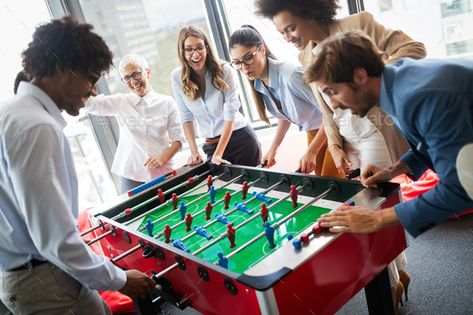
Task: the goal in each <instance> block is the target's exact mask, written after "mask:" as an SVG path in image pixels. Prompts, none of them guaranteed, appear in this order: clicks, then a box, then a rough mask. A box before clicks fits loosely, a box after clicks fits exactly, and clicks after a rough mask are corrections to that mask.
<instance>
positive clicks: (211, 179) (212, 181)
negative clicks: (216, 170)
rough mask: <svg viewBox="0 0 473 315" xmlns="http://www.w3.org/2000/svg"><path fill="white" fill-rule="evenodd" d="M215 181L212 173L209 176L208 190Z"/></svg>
mask: <svg viewBox="0 0 473 315" xmlns="http://www.w3.org/2000/svg"><path fill="white" fill-rule="evenodd" d="M213 183H214V178H213V177H212V175H209V176H207V191H209V190H210V186H212V184H213Z"/></svg>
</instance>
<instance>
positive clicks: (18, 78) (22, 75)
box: [13, 70, 30, 94]
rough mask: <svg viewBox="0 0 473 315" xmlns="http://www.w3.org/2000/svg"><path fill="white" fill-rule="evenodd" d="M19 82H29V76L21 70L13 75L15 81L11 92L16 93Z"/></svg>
mask: <svg viewBox="0 0 473 315" xmlns="http://www.w3.org/2000/svg"><path fill="white" fill-rule="evenodd" d="M21 82H30V78H29V77H28V75H27V74H26V73H25V72H24V71H23V70H21V71H20V72H18V73H17V75H16V77H15V82H14V83H13V93H14V94H16V92H18V87H19V86H20V83H21Z"/></svg>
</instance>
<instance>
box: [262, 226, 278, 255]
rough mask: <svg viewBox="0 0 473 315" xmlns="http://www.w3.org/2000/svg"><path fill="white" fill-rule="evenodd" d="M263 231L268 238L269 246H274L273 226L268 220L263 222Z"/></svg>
mask: <svg viewBox="0 0 473 315" xmlns="http://www.w3.org/2000/svg"><path fill="white" fill-rule="evenodd" d="M264 233H265V234H266V238H267V239H268V243H269V248H271V249H272V248H274V247H276V245H274V228H273V227H272V226H271V223H270V222H269V221H266V222H265V223H264Z"/></svg>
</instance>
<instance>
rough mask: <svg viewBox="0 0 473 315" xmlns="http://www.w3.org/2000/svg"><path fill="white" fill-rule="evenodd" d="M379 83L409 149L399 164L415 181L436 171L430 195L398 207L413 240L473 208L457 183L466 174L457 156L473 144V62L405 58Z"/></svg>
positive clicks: (384, 105)
mask: <svg viewBox="0 0 473 315" xmlns="http://www.w3.org/2000/svg"><path fill="white" fill-rule="evenodd" d="M381 81H382V82H381V97H380V98H381V104H382V105H381V106H382V109H383V110H384V111H385V112H386V113H387V114H389V115H391V116H392V117H393V119H394V121H395V123H396V124H397V125H398V127H399V128H400V130H401V131H402V132H403V134H404V135H405V137H406V139H407V140H408V141H409V143H410V145H411V150H410V151H409V152H407V153H406V154H405V155H404V156H403V157H402V158H401V160H402V161H404V162H405V163H406V164H407V165H408V166H409V167H410V168H411V170H412V171H413V173H414V176H416V177H419V176H420V175H421V174H422V173H423V172H424V171H425V170H426V169H427V168H432V169H433V170H434V171H435V172H436V173H437V174H438V176H439V178H440V182H439V183H438V184H437V185H436V186H435V187H434V188H433V189H431V190H430V191H428V192H426V193H424V194H422V195H420V196H419V197H417V198H415V199H413V200H410V201H408V202H404V203H400V204H398V205H396V206H395V210H396V214H397V216H398V218H399V220H400V221H401V224H402V225H403V226H404V227H405V228H406V230H407V231H408V232H409V233H410V234H411V235H412V236H414V237H415V236H417V235H419V234H421V233H422V232H424V231H426V230H428V229H429V228H430V227H432V226H434V225H435V224H438V223H440V222H442V221H444V220H446V219H447V218H449V217H451V216H452V215H454V214H455V213H461V212H463V211H465V210H467V209H470V208H473V201H472V198H471V197H470V196H471V195H470V196H469V195H468V193H467V191H466V186H465V185H464V184H462V183H461V181H460V180H459V176H460V178H461V177H462V176H463V175H462V174H460V173H462V172H464V171H465V170H464V169H463V170H462V169H459V168H458V165H460V164H459V163H458V160H459V152H460V151H461V150H462V149H464V148H466V147H467V146H468V147H471V144H472V143H473V62H471V61H466V60H432V59H430V60H429V59H427V60H413V59H409V58H405V59H401V60H400V61H398V62H396V63H395V64H393V65H386V68H385V70H384V72H383V76H382V80H381ZM470 158H471V157H470ZM469 163H472V162H471V160H470V162H469ZM469 165H470V171H468V172H471V164H469ZM468 176H469V177H471V176H473V174H469V175H468ZM470 189H471V188H470Z"/></svg>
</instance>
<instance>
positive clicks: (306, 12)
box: [255, 0, 340, 23]
mask: <svg viewBox="0 0 473 315" xmlns="http://www.w3.org/2000/svg"><path fill="white" fill-rule="evenodd" d="M255 7H256V14H257V15H260V16H263V17H265V18H269V19H272V18H273V17H274V16H275V15H277V14H279V13H280V12H282V11H289V12H290V13H291V14H293V15H295V16H298V17H300V18H303V19H308V20H315V21H320V22H326V23H331V22H333V21H335V16H336V14H337V10H338V9H339V8H340V6H339V5H338V0H256V1H255Z"/></svg>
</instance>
